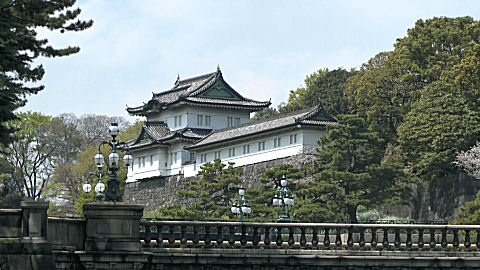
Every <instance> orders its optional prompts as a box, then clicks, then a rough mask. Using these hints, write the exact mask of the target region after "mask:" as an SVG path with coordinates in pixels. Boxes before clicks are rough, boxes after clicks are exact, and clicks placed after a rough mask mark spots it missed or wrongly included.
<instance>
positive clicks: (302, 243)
mask: <svg viewBox="0 0 480 270" xmlns="http://www.w3.org/2000/svg"><path fill="white" fill-rule="evenodd" d="M300 231H301V234H300V246H301V247H303V248H304V247H305V246H306V245H307V238H306V237H305V228H300Z"/></svg>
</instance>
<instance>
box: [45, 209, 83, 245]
mask: <svg viewBox="0 0 480 270" xmlns="http://www.w3.org/2000/svg"><path fill="white" fill-rule="evenodd" d="M48 241H49V242H50V243H51V244H52V249H53V250H67V251H76V250H84V248H85V220H84V219H82V218H58V217H49V218H48Z"/></svg>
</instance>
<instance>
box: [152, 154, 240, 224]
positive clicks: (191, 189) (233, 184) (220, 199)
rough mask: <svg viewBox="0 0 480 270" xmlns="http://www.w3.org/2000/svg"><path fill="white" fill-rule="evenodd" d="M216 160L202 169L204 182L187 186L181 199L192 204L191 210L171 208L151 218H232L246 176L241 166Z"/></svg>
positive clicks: (181, 194) (158, 212)
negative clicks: (233, 205)
mask: <svg viewBox="0 0 480 270" xmlns="http://www.w3.org/2000/svg"><path fill="white" fill-rule="evenodd" d="M233 165H234V164H233V163H228V165H226V164H224V163H222V162H221V160H219V159H216V160H215V161H214V162H213V163H211V162H207V163H205V164H204V165H203V166H202V167H201V171H200V172H199V175H200V176H201V179H200V180H198V181H197V180H191V181H189V182H187V183H186V184H185V187H186V190H182V191H179V192H178V193H177V196H178V197H180V198H184V199H187V200H190V201H192V203H191V204H190V205H189V206H188V207H179V206H170V207H164V208H161V209H159V210H158V211H156V212H154V213H150V214H149V216H150V217H160V218H172V217H175V218H188V219H194V220H212V219H214V220H228V219H230V218H231V217H232V214H231V213H230V207H229V206H230V205H231V203H232V200H233V198H234V196H235V194H236V192H237V189H238V187H237V186H238V184H240V182H241V181H240V179H239V177H240V176H241V175H242V174H243V169H242V168H240V167H237V168H234V167H233Z"/></svg>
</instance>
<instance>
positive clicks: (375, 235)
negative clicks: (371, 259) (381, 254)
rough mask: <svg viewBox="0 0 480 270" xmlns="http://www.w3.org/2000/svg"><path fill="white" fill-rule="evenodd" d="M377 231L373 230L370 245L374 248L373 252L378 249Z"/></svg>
mask: <svg viewBox="0 0 480 270" xmlns="http://www.w3.org/2000/svg"><path fill="white" fill-rule="evenodd" d="M377 241H378V240H377V229H375V228H373V229H372V239H371V240H370V245H371V246H372V250H375V249H376V248H377Z"/></svg>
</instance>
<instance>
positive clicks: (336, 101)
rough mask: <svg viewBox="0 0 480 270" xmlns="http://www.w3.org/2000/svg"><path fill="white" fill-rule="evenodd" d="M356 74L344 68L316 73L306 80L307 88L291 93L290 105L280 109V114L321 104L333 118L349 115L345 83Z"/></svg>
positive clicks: (321, 70)
mask: <svg viewBox="0 0 480 270" xmlns="http://www.w3.org/2000/svg"><path fill="white" fill-rule="evenodd" d="M354 73H355V71H347V70H345V69H343V68H338V69H334V70H328V69H320V70H318V71H316V72H314V73H313V74H311V75H309V76H307V78H306V79H305V87H302V88H298V89H297V90H295V91H293V90H292V91H290V96H289V97H288V103H287V104H286V105H285V106H283V107H279V109H278V110H279V112H281V113H286V112H291V111H297V110H302V109H306V108H310V107H313V106H316V105H318V104H321V105H322V107H323V109H324V110H325V111H326V112H327V113H328V114H329V115H331V116H333V117H336V116H337V115H338V114H345V113H349V106H348V99H347V96H346V93H345V82H346V81H347V79H348V78H349V77H350V76H352V74H354Z"/></svg>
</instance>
